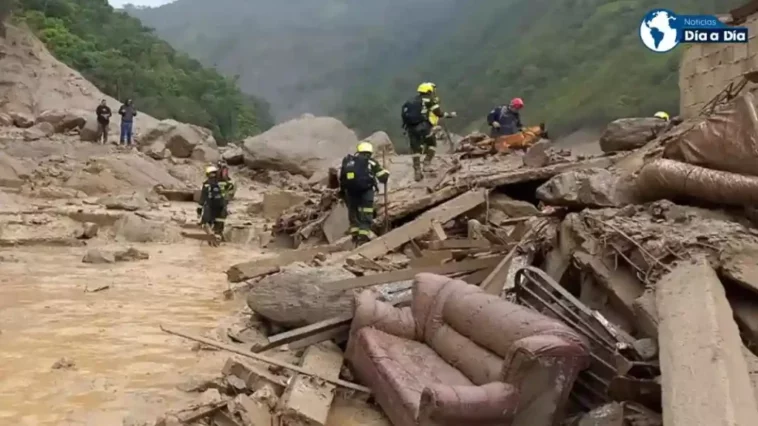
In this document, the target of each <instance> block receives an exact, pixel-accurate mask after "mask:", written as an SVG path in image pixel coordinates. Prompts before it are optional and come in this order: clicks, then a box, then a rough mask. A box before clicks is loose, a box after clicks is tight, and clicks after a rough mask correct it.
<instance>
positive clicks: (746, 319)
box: [729, 292, 758, 344]
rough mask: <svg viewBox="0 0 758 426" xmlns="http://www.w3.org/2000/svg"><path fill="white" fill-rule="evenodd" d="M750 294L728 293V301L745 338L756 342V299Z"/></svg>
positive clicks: (757, 305) (757, 327) (757, 314)
mask: <svg viewBox="0 0 758 426" xmlns="http://www.w3.org/2000/svg"><path fill="white" fill-rule="evenodd" d="M745 293H747V292H745ZM750 295H751V294H750V293H747V294H744V293H735V294H730V297H729V303H730V304H731V306H732V310H733V312H734V319H735V320H737V323H738V324H739V326H740V329H741V330H742V331H743V332H744V335H745V338H746V339H747V340H749V341H750V342H751V343H753V344H758V300H755V299H753V298H751V297H750ZM745 296H747V297H745Z"/></svg>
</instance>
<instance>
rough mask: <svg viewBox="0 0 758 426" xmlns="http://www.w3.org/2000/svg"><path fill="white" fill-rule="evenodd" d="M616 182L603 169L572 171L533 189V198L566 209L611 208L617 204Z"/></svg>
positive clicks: (610, 174) (614, 178) (615, 178)
mask: <svg viewBox="0 0 758 426" xmlns="http://www.w3.org/2000/svg"><path fill="white" fill-rule="evenodd" d="M617 180H618V178H617V177H616V176H614V175H613V174H612V173H611V172H609V171H607V170H605V169H597V168H588V169H582V170H572V171H568V172H565V173H561V174H559V175H557V176H555V177H553V178H551V179H550V180H549V181H547V183H545V184H544V185H542V186H541V187H539V188H538V189H537V198H539V199H540V200H542V201H544V202H545V203H547V204H550V205H555V206H566V207H580V208H583V207H595V208H597V207H614V206H617V205H618V204H619V200H618V198H619V197H618V195H617V187H616V184H617Z"/></svg>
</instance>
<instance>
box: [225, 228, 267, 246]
mask: <svg viewBox="0 0 758 426" xmlns="http://www.w3.org/2000/svg"><path fill="white" fill-rule="evenodd" d="M260 233H261V231H260V230H259V229H256V228H255V227H253V226H252V225H229V224H227V226H226V227H225V228H224V241H226V242H227V243H231V244H240V245H253V246H257V245H258V244H259V243H260V238H259V237H258V236H259V234H260Z"/></svg>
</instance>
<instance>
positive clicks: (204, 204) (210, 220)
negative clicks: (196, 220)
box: [197, 166, 228, 245]
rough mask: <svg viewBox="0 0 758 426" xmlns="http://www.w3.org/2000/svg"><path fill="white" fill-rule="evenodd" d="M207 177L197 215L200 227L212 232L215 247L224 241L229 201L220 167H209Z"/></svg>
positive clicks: (206, 171)
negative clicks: (222, 181) (221, 177)
mask: <svg viewBox="0 0 758 426" xmlns="http://www.w3.org/2000/svg"><path fill="white" fill-rule="evenodd" d="M205 176H206V180H205V182H203V188H202V190H201V192H200V200H199V201H198V203H199V204H200V206H199V207H198V208H197V215H198V216H200V225H201V226H202V227H203V228H204V229H206V230H212V232H213V234H214V236H215V238H216V240H215V241H214V245H216V244H217V243H218V242H220V241H223V239H224V225H225V223H226V216H227V205H228V200H227V199H226V197H225V194H224V188H223V185H222V183H221V180H220V176H219V170H218V167H216V166H209V167H207V168H206V169H205Z"/></svg>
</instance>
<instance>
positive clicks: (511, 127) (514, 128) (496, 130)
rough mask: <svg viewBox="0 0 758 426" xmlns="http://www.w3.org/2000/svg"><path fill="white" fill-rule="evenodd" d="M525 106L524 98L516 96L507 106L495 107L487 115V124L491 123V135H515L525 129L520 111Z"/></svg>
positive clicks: (495, 136)
mask: <svg viewBox="0 0 758 426" xmlns="http://www.w3.org/2000/svg"><path fill="white" fill-rule="evenodd" d="M522 108H524V100H523V99H521V98H514V99H513V100H511V103H510V104H508V105H507V106H504V105H503V106H499V107H495V108H494V109H493V110H492V111H490V113H489V114H488V115H487V124H489V125H490V128H491V132H490V135H491V136H492V137H493V138H497V137H499V136H507V135H514V134H516V133H518V132H520V131H521V130H522V129H523V127H524V126H523V125H522V124H521V114H520V112H519V111H521V109H522Z"/></svg>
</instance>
